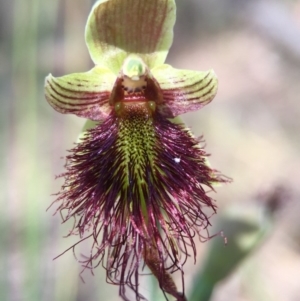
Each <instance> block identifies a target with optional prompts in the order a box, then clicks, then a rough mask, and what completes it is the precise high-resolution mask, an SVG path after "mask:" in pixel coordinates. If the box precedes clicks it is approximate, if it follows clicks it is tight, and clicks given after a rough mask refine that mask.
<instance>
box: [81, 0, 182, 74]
mask: <svg viewBox="0 0 300 301" xmlns="http://www.w3.org/2000/svg"><path fill="white" fill-rule="evenodd" d="M175 11H176V6H175V1H174V0H151V1H150V0H100V1H98V2H96V4H95V5H94V7H93V9H92V11H91V13H90V15H89V18H88V22H87V25H86V32H85V38H86V43H87V46H88V49H89V51H90V55H91V57H92V59H93V61H94V63H95V64H98V65H102V66H105V67H108V68H109V69H110V70H112V71H113V72H114V73H115V74H117V73H118V72H119V70H120V69H121V66H122V64H123V61H124V59H125V58H126V57H127V56H128V54H131V53H134V54H138V55H139V56H140V57H141V58H142V59H143V60H144V62H145V63H146V65H147V66H148V67H149V68H153V67H154V66H157V65H161V64H163V63H164V61H165V58H166V56H167V53H168V50H169V48H170V46H171V44H172V40H173V26H174V23H175Z"/></svg>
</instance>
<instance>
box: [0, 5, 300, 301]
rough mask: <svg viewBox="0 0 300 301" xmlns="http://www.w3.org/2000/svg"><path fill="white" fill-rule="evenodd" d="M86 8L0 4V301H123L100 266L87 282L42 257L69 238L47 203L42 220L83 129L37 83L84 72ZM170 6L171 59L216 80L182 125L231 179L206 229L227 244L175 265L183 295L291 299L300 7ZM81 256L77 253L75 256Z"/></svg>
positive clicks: (299, 272) (298, 171)
mask: <svg viewBox="0 0 300 301" xmlns="http://www.w3.org/2000/svg"><path fill="white" fill-rule="evenodd" d="M93 3H94V1H93V0H86V1H84V0H51V1H39V0H10V1H8V0H0V103H1V110H0V124H1V128H0V141H1V148H0V154H1V166H0V173H1V181H0V185H1V186H0V189H1V194H0V200H1V206H0V214H1V215H0V216H1V219H0V230H1V231H0V269H1V272H0V300H1V301H40V300H43V301H44V300H45V301H48V300H55V301H68V300H70V301H71V300H72V301H73V300H77V301H83V300H84V301H92V300H93V301H94V300H120V299H119V297H118V288H117V287H114V286H111V285H108V284H106V283H105V276H104V273H103V269H102V268H98V269H96V270H95V276H91V275H90V273H89V272H85V273H84V274H83V277H84V280H85V283H83V281H82V280H81V278H80V277H79V273H80V265H79V263H77V262H76V259H75V258H74V257H73V254H72V252H68V253H66V254H65V255H64V256H62V257H60V258H58V259H56V260H54V261H53V260H52V259H53V258H54V257H55V256H57V255H58V254H60V253H61V252H63V251H64V250H65V249H66V248H67V247H69V246H71V245H72V243H74V242H75V241H76V239H75V238H67V239H64V238H63V236H64V235H67V234H68V229H70V228H71V224H66V225H61V221H60V216H59V215H57V216H54V217H53V216H52V214H53V213H54V208H50V209H49V210H48V211H47V212H46V209H47V208H48V207H49V205H50V204H51V202H53V200H54V196H51V194H52V193H55V192H57V191H58V190H59V188H60V186H61V184H62V181H61V180H56V181H55V180H54V178H55V175H58V174H60V173H61V172H62V171H63V166H64V159H63V158H62V157H64V156H65V155H66V153H67V152H66V150H67V149H70V148H72V146H73V143H74V142H75V141H76V138H77V135H78V134H79V132H80V130H81V128H82V126H83V124H84V120H83V119H80V118H77V117H74V116H69V115H68V116H63V115H61V114H59V113H57V112H55V111H54V110H53V109H52V108H51V107H50V106H49V105H48V104H47V103H46V101H45V99H44V96H43V84H44V78H45V76H46V75H47V74H48V73H50V72H51V73H52V74H53V75H55V76H60V75H63V74H68V73H71V72H82V71H86V70H88V69H90V68H91V67H92V62H91V60H90V58H89V54H88V51H87V48H86V46H85V43H84V26H85V22H86V19H87V16H88V13H89V11H90V9H91V7H92V5H93ZM177 4H178V17H177V23H176V27H175V38H174V44H173V46H172V48H171V51H170V55H169V57H168V60H167V61H168V63H171V64H172V65H173V66H175V67H177V68H186V69H195V70H205V69H209V68H214V70H215V72H216V73H217V75H218V77H219V92H218V96H217V97H216V98H215V100H214V101H213V102H212V103H211V104H209V105H208V106H207V107H205V108H203V109H202V110H201V111H200V112H194V113H191V114H186V115H185V116H184V120H185V122H186V123H187V124H188V125H189V126H190V127H191V128H192V130H193V132H194V133H195V134H197V135H202V134H204V137H205V139H206V143H207V148H206V149H207V150H208V152H209V153H211V154H212V156H211V158H210V162H211V164H212V166H213V167H215V168H217V169H219V170H221V171H222V172H223V173H224V174H226V175H228V176H230V177H232V178H233V179H234V182H233V183H232V184H230V185H226V186H223V187H219V188H218V189H217V192H218V193H217V194H216V195H214V197H215V198H216V199H217V201H218V204H219V214H218V215H217V216H215V217H214V218H213V221H212V222H213V224H214V225H215V226H214V229H213V230H211V233H214V232H215V233H216V232H218V231H222V230H223V232H224V235H225V236H226V237H227V239H228V244H227V246H224V243H223V238H221V237H216V238H214V239H213V240H212V241H211V242H209V243H205V244H203V243H200V242H199V246H198V258H197V259H198V260H197V266H196V267H194V265H193V261H192V260H191V261H190V262H188V263H187V265H186V266H185V271H186V272H185V277H186V290H187V294H188V296H191V298H190V301H206V300H211V301H229V300H230V301H262V300H263V301H269V300H270V301H299V300H300V219H299V214H300V203H299V193H300V183H299V179H300V157H299V149H300V139H299V129H300V1H296V0H294V1H292V0H290V1H288V0H251V1H249V0H244V1H243V0H210V1H206V0H185V1H183V0H177ZM254 246H255V247H256V248H254V249H252V247H254ZM257 246H258V247H257ZM88 250H89V249H88V246H87V245H84V244H83V245H81V246H80V251H79V253H80V252H82V253H88ZM248 253H250V254H248ZM246 254H248V256H247V258H244V256H245V255H246ZM242 259H243V260H242ZM240 260H242V261H240ZM233 267H235V268H234V269H233ZM143 278H145V280H144V279H143V280H142V282H141V289H142V292H143V293H144V294H145V295H146V296H147V297H148V298H151V295H152V296H154V295H155V292H151V291H152V288H151V282H149V280H147V279H146V278H147V277H143ZM175 278H176V275H175ZM178 283H179V284H180V281H179V279H178ZM215 284H217V285H216V286H214V285H215ZM212 288H215V289H214V290H213V291H212ZM207 291H210V292H207ZM205 295H206V297H205ZM159 298H161V296H156V297H152V298H151V301H157V300H159Z"/></svg>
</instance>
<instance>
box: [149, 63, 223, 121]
mask: <svg viewBox="0 0 300 301" xmlns="http://www.w3.org/2000/svg"><path fill="white" fill-rule="evenodd" d="M151 73H152V74H153V76H154V78H155V79H156V80H157V82H158V83H159V86H160V88H161V90H162V95H163V99H164V103H163V105H161V106H160V111H161V112H162V113H163V114H164V115H165V116H166V117H168V118H172V117H175V116H178V115H180V114H183V113H186V112H191V111H195V110H198V109H200V108H202V107H203V106H204V105H206V104H208V103H209V102H211V101H212V99H213V98H214V97H215V95H216V93H217V89H218V79H217V76H216V74H215V72H214V71H213V70H208V71H192V70H182V69H175V68H173V67H172V66H170V65H166V64H164V65H161V66H158V67H155V68H153V69H152V70H151Z"/></svg>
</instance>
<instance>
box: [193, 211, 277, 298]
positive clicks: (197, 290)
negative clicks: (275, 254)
mask: <svg viewBox="0 0 300 301" xmlns="http://www.w3.org/2000/svg"><path fill="white" fill-rule="evenodd" d="M272 220H273V219H272V215H271V213H270V212H269V211H267V212H266V211H264V210H263V209H262V208H258V207H257V206H253V207H251V208H248V207H240V206H238V207H234V208H231V209H230V210H228V211H226V212H224V213H223V214H222V215H220V218H219V221H218V222H217V229H218V230H219V231H223V232H224V236H225V237H226V240H227V241H228V242H227V244H225V242H224V239H222V238H221V237H215V238H214V239H212V241H211V242H210V246H209V248H208V252H207V255H206V258H205V260H204V264H203V265H202V268H201V270H200V271H199V273H198V275H197V276H196V278H195V282H194V285H193V288H192V292H191V296H190V297H189V298H188V300H189V301H208V300H210V298H211V295H212V292H213V289H214V286H215V285H216V284H217V283H218V282H219V281H221V280H223V279H225V278H226V277H227V276H229V275H230V274H231V273H232V272H233V270H234V269H235V268H236V267H237V266H238V264H240V262H241V261H242V260H243V259H244V258H245V257H246V256H247V255H249V253H251V252H252V251H253V250H254V249H255V247H256V246H257V245H258V244H260V243H261V242H262V241H263V240H264V239H265V238H266V236H267V235H268V234H269V233H270V230H271V229H272Z"/></svg>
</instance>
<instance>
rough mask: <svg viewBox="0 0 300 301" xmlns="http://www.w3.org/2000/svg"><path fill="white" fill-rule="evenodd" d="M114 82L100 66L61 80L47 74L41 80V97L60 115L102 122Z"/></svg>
mask: <svg viewBox="0 0 300 301" xmlns="http://www.w3.org/2000/svg"><path fill="white" fill-rule="evenodd" d="M115 79H116V77H115V75H114V74H113V73H112V72H111V71H109V70H107V69H103V68H100V67H95V68H93V69H92V70H90V71H89V72H85V73H74V74H70V75H65V76H62V77H53V76H52V75H51V74H49V75H48V76H47V77H46V80H45V96H46V99H47V101H48V102H49V104H50V105H51V106H52V107H53V108H54V109H55V110H56V111H58V112H60V113H64V114H68V113H71V114H75V115H77V116H80V117H85V118H88V119H92V120H103V119H104V118H105V117H106V116H107V115H108V114H109V113H110V111H111V107H110V106H109V104H108V99H109V96H110V91H111V90H112V87H113V84H114V82H115Z"/></svg>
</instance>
